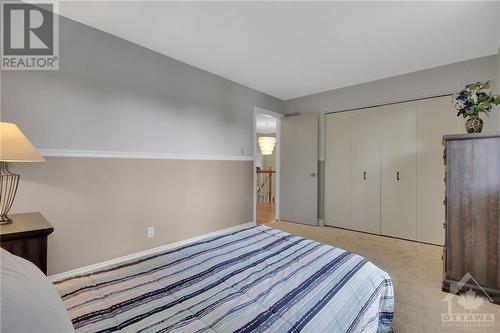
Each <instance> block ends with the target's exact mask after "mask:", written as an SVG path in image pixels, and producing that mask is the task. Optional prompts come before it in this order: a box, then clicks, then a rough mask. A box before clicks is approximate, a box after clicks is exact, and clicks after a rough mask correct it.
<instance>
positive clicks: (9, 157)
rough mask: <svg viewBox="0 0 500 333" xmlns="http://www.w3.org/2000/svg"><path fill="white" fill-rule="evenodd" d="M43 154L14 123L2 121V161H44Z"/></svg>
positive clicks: (0, 131)
mask: <svg viewBox="0 0 500 333" xmlns="http://www.w3.org/2000/svg"><path fill="white" fill-rule="evenodd" d="M42 161H45V160H44V158H43V157H42V155H40V153H39V152H38V151H37V150H36V149H35V147H33V145H32V144H31V142H29V140H28V139H27V138H26V136H24V134H23V132H21V130H20V129H19V127H17V126H16V125H15V124H12V123H5V122H0V162H42Z"/></svg>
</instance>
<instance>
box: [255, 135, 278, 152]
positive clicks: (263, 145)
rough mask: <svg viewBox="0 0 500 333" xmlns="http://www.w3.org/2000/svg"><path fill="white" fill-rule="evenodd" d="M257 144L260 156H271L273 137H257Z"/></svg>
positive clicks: (274, 143) (274, 141) (274, 140)
mask: <svg viewBox="0 0 500 333" xmlns="http://www.w3.org/2000/svg"><path fill="white" fill-rule="evenodd" d="M258 142H259V147H260V151H261V152H262V155H271V154H272V153H273V149H274V145H276V138H275V137H273V136H261V137H259V139H258Z"/></svg>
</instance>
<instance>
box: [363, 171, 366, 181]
mask: <svg viewBox="0 0 500 333" xmlns="http://www.w3.org/2000/svg"><path fill="white" fill-rule="evenodd" d="M363 179H364V180H366V171H364V172H363Z"/></svg>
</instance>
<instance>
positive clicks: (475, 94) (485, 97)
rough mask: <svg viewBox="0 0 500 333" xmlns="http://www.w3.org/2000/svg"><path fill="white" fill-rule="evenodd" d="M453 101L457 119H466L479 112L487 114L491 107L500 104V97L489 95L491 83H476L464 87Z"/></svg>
mask: <svg viewBox="0 0 500 333" xmlns="http://www.w3.org/2000/svg"><path fill="white" fill-rule="evenodd" d="M454 100H455V109H457V111H458V113H457V117H459V116H460V115H462V116H463V117H464V118H467V117H471V116H475V115H479V113H481V112H484V113H486V114H488V113H489V112H490V111H491V108H492V107H493V105H499V104H500V95H493V94H491V81H487V82H484V83H483V82H476V83H472V84H468V85H466V86H465V88H464V89H463V90H462V91H461V92H459V93H458V94H457V95H456V96H455V98H454Z"/></svg>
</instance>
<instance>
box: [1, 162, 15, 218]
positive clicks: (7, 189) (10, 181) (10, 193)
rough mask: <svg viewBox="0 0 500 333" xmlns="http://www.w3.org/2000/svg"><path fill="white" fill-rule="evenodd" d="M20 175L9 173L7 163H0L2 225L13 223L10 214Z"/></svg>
mask: <svg viewBox="0 0 500 333" xmlns="http://www.w3.org/2000/svg"><path fill="white" fill-rule="evenodd" d="M18 185H19V175H18V174H16V173H13V172H10V171H9V168H8V166H7V163H5V162H0V224H9V223H12V219H10V218H9V217H8V216H7V214H8V213H9V210H10V208H11V207H12V204H13V203H14V198H15V197H16V192H17V186H18Z"/></svg>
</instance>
